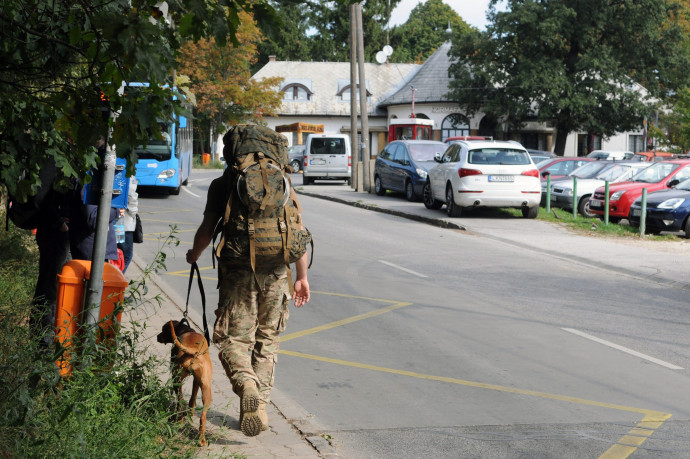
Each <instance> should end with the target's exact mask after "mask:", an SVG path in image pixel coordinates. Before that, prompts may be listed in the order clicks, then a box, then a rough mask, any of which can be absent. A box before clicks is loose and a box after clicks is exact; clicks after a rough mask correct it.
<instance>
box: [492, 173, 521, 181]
mask: <svg viewBox="0 0 690 459" xmlns="http://www.w3.org/2000/svg"><path fill="white" fill-rule="evenodd" d="M514 181H515V177H513V176H512V175H489V182H514Z"/></svg>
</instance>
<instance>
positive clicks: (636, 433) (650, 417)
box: [278, 349, 672, 459]
mask: <svg viewBox="0 0 690 459" xmlns="http://www.w3.org/2000/svg"><path fill="white" fill-rule="evenodd" d="M278 352H279V353H281V354H285V355H291V356H293V357H301V358H303V359H310V360H316V361H319V362H326V363H332V364H335V365H343V366H347V367H353V368H360V369H364V370H372V371H378V372H382V373H390V374H395V375H400V376H409V377H412V378H418V379H426V380H431V381H439V382H445V383H450V384H458V385H461V386H466V387H475V388H478V389H487V390H495V391H499V392H505V393H511V394H519V395H527V396H531V397H539V398H544V399H550V400H558V401H562V402H568V403H577V404H580V405H589V406H596V407H599V408H609V409H612V410H618V411H626V412H630V413H639V414H643V415H644V418H643V419H642V421H640V422H639V423H638V424H637V426H636V427H634V428H633V429H632V430H631V431H630V432H628V434H627V435H625V436H623V437H622V438H621V439H620V440H618V442H617V443H616V444H615V445H613V446H612V447H611V448H609V450H608V451H606V452H605V453H604V454H603V455H602V456H600V459H624V458H627V457H628V456H630V454H632V453H633V452H634V451H635V450H636V449H637V447H638V446H640V445H641V444H642V443H643V442H644V441H645V440H646V439H647V438H648V437H649V436H650V435H652V433H654V430H655V429H658V428H659V427H661V425H662V424H663V422H664V421H665V420H667V419H669V418H670V417H671V416H672V415H671V414H669V413H663V412H661V411H654V410H647V409H644V408H635V407H632V406H626V405H617V404H614V403H605V402H598V401H596V400H587V399H584V398H579V397H570V396H567V395H558V394H550V393H547V392H538V391H534V390H528V389H518V388H515V387H507V386H499V385H496V384H487V383H481V382H476V381H467V380H464V379H456V378H448V377H445V376H434V375H427V374H423V373H417V372H414V371H405V370H396V369H394V368H386V367H379V366H375V365H367V364H364V363H357V362H350V361H347V360H340V359H332V358H329V357H321V356H318V355H312V354H305V353H302V352H294V351H287V350H284V349H281V350H280V351H278Z"/></svg>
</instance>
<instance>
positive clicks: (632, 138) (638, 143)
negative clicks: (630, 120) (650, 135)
mask: <svg viewBox="0 0 690 459" xmlns="http://www.w3.org/2000/svg"><path fill="white" fill-rule="evenodd" d="M628 146H629V148H630V151H632V152H633V153H638V152H640V151H647V147H646V146H645V144H644V136H642V135H633V134H631V135H629V136H628Z"/></svg>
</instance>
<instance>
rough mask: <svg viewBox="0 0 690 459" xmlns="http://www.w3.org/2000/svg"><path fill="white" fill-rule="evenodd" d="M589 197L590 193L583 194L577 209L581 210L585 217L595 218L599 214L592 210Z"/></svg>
mask: <svg viewBox="0 0 690 459" xmlns="http://www.w3.org/2000/svg"><path fill="white" fill-rule="evenodd" d="M589 198H590V195H586V196H583V197H582V198H581V199H580V202H579V203H578V204H577V210H578V212H580V215H582V216H583V217H585V218H595V217H596V216H597V214H595V213H594V212H592V210H591V209H590V208H589Z"/></svg>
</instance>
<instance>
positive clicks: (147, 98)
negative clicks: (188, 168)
mask: <svg viewBox="0 0 690 459" xmlns="http://www.w3.org/2000/svg"><path fill="white" fill-rule="evenodd" d="M166 8H167V11H166ZM240 11H252V12H253V13H254V15H255V18H257V19H258V20H261V21H274V20H275V16H274V11H273V10H272V9H271V8H270V6H269V5H268V4H267V3H266V1H265V0H254V1H250V0H177V1H175V2H167V3H165V2H162V3H161V2H159V1H157V0H82V1H79V2H75V1H72V0H54V1H51V2H44V1H40V0H5V1H3V6H2V9H0V29H1V30H2V33H3V40H2V41H1V42H0V184H3V185H5V186H6V187H7V189H8V191H9V192H11V193H12V194H14V195H16V196H18V197H20V198H22V197H25V196H27V195H31V194H33V193H35V191H36V189H37V187H38V186H39V184H40V181H39V179H38V170H39V169H40V167H41V165H42V164H43V163H44V162H45V161H46V160H47V159H49V158H52V159H54V160H55V162H56V164H57V166H58V167H59V169H60V170H61V171H62V173H63V175H64V180H63V181H66V180H68V179H70V178H80V179H82V180H85V181H88V180H89V177H88V176H86V173H87V171H88V170H90V169H91V168H93V167H94V166H95V165H96V163H97V158H98V156H97V153H96V149H95V148H94V145H95V144H96V142H97V140H98V138H99V137H106V136H107V134H108V132H109V129H112V136H110V137H107V138H108V140H109V141H110V143H111V144H115V143H116V144H117V145H118V153H119V154H120V155H122V154H124V153H123V152H126V151H129V154H128V156H129V157H128V160H129V161H128V169H129V172H130V173H133V171H134V164H135V162H136V156H135V154H134V153H133V152H132V151H133V149H132V148H131V146H132V145H137V144H140V143H145V142H146V140H147V139H148V136H149V133H150V132H154V133H155V132H157V130H158V124H157V122H156V121H157V119H158V118H169V117H170V116H171V114H172V112H173V110H179V106H178V105H176V104H175V103H172V102H171V101H172V97H171V95H172V93H173V92H174V89H172V88H173V86H174V83H175V82H174V81H173V75H174V72H173V69H174V67H175V57H176V53H177V51H178V49H179V47H180V45H181V43H183V42H185V41H187V40H198V39H201V38H204V37H209V36H214V37H215V39H216V40H217V41H218V42H219V43H225V42H226V41H228V40H229V41H230V42H236V39H235V33H236V31H237V29H238V27H239V19H238V14H239V12H240ZM130 81H146V82H149V83H150V86H149V87H148V88H147V89H145V90H142V91H138V92H137V95H136V97H133V96H132V95H131V94H130V95H128V96H125V95H123V94H122V91H120V88H121V86H122V83H123V82H130ZM109 112H115V113H117V117H116V118H113V117H108V116H107V114H108V113H109ZM104 114H105V116H104Z"/></svg>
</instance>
